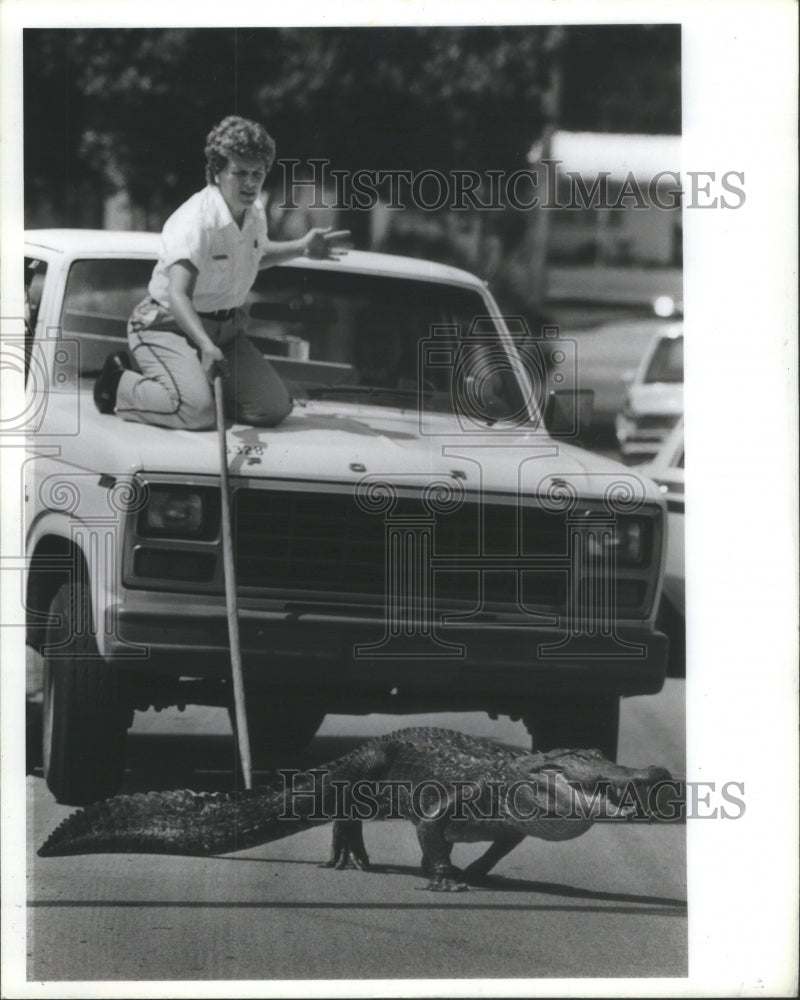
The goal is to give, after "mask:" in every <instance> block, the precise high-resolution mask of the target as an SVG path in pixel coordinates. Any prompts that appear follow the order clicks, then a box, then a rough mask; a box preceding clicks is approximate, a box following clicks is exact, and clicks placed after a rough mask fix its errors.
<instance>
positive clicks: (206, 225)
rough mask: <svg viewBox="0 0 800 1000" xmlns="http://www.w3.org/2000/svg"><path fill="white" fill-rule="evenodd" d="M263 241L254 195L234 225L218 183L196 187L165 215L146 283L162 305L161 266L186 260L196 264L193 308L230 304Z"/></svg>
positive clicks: (236, 302) (164, 281)
mask: <svg viewBox="0 0 800 1000" xmlns="http://www.w3.org/2000/svg"><path fill="white" fill-rule="evenodd" d="M266 243H267V218H266V213H265V212H264V206H263V205H262V204H261V202H260V201H256V202H255V204H253V205H251V206H249V207H248V208H247V210H246V211H245V215H244V222H243V223H242V228H241V229H240V228H239V227H238V226H237V225H236V223H235V222H234V221H233V216H232V215H231V212H230V209H229V208H228V206H227V204H226V203H225V199H224V198H223V197H222V195H221V193H220V190H219V188H218V187H217V186H216V185H214V184H209V185H208V187H205V188H203V190H202V191H198V192H197V194H194V195H192V197H191V198H189V200H188V201H185V202H184V203H183V204H182V205H181V206H180V208H178V209H176V211H175V212H173V213H172V215H171V216H170V217H169V218H168V219H167V221H166V222H165V223H164V229H163V230H162V233H161V249H160V252H159V257H158V263H157V264H156V266H155V268H154V269H153V276H152V278H151V279H150V284H149V285H148V286H147V290H148V292H149V294H150V295H151V296H152V297H153V298H154V299H155V300H156V301H157V302H160V303H161V304H162V305H163V306H166V305H167V303H168V302H169V296H168V294H167V290H168V288H169V275H168V273H167V268H169V266H170V265H171V264H174V263H176V261H179V260H188V261H191V263H192V264H193V265H194V266H195V267H196V268H197V282H196V284H195V288H194V294H193V296H192V303H193V305H194V307H195V309H196V310H197V311H198V312H216V310H218V309H234V308H236V307H238V306H241V305H242V303H243V302H244V300H245V299H246V298H247V294H248V292H249V291H250V289H251V287H252V285H253V282H254V281H255V280H256V274H257V273H258V264H259V261H260V260H261V257H262V255H263V253H264V249H265V247H266Z"/></svg>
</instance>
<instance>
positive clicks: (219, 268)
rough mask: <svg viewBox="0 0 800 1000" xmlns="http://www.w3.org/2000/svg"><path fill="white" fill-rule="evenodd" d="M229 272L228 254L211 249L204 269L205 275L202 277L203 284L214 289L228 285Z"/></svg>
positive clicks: (229, 258) (224, 251)
mask: <svg viewBox="0 0 800 1000" xmlns="http://www.w3.org/2000/svg"><path fill="white" fill-rule="evenodd" d="M231 270H232V261H231V256H230V253H229V252H228V251H227V250H225V249H218V250H215V249H214V248H213V247H212V248H211V253H210V254H209V258H208V262H207V264H206V268H205V271H206V273H205V274H204V275H203V277H204V278H205V282H204V284H208V285H211V286H213V287H214V288H220V287H223V286H225V285H226V284H229V283H230V280H231Z"/></svg>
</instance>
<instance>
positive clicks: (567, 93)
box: [23, 25, 680, 224]
mask: <svg viewBox="0 0 800 1000" xmlns="http://www.w3.org/2000/svg"><path fill="white" fill-rule="evenodd" d="M550 30H551V29H549V28H547V27H537V26H532V27H525V26H514V27H502V26H499V27H493V26H482V27H408V28H328V29H324V28H293V29H277V28H262V29H239V30H237V29H216V28H214V29H79V30H63V29H26V31H25V32H24V40H23V48H24V101H25V167H26V207H28V208H29V209H30V210H33V209H35V208H36V206H37V203H41V204H45V203H46V204H48V205H50V206H51V208H52V215H53V221H57V222H62V223H65V224H70V223H72V224H74V223H75V220H79V221H78V224H85V216H86V213H85V211H84V209H83V204H84V202H85V201H86V200H87V197H88V195H87V192H88V193H90V194H93V195H94V197H95V199H96V197H97V195H98V194H100V195H107V194H109V193H113V192H114V191H116V190H125V191H127V192H128V194H129V195H130V197H131V199H132V200H133V201H134V202H135V203H137V204H139V205H142V206H146V207H149V208H150V209H151V210H152V212H153V213H154V214H155V215H156V216H158V215H159V214H160V215H161V217H163V216H164V215H165V214H167V212H168V211H169V210H171V209H172V208H174V207H175V206H176V205H177V204H178V203H179V202H180V201H181V200H183V199H184V198H185V197H187V196H188V194H190V193H191V192H192V191H194V190H196V189H197V188H198V187H199V186H201V185H202V183H203V155H202V151H203V145H204V139H205V136H206V134H207V132H208V130H209V128H210V126H211V125H212V124H213V123H214V122H215V121H218V120H219V119H221V118H222V117H224V116H225V115H227V114H231V113H240V114H244V115H249V116H252V117H256V118H259V119H261V120H263V121H264V122H265V123H266V124H267V126H268V128H269V129H270V131H271V132H272V133H273V135H274V136H275V138H276V140H277V142H278V151H279V156H281V157H291V158H297V159H301V160H307V159H308V158H310V157H321V158H327V159H330V160H331V163H332V166H334V167H335V168H338V169H342V170H355V169H359V168H370V169H407V170H411V171H420V170H423V169H430V168H432V169H437V170H442V171H446V170H450V169H471V170H477V171H485V170H489V169H499V170H508V171H512V170H514V169H516V168H518V167H524V166H525V165H526V157H527V154H528V151H529V150H530V148H531V146H532V144H533V143H534V142H535V141H536V139H537V138H538V137H539V136H540V134H541V133H542V130H543V129H544V128H545V127H546V125H547V124H548V117H547V111H546V109H545V106H544V103H545V102H544V97H545V95H546V91H547V87H548V80H549V78H550V75H551V69H552V64H553V60H555V59H560V60H561V65H562V73H561V76H562V79H563V92H562V100H561V123H560V124H561V127H567V128H597V127H598V126H599V127H601V128H608V129H614V130H618V131H633V130H644V131H677V130H679V128H680V117H679V108H680V28H679V27H677V26H671V25H656V26H651V27H648V26H642V25H608V26H602V25H601V26H577V27H572V28H568V29H564V32H563V37H564V40H563V44H561V46H560V47H559V48H558V49H555V50H553V51H551V50H550V49H549V48H548V44H547V43H548V37H549V32H550ZM39 214H41V212H40V213H39Z"/></svg>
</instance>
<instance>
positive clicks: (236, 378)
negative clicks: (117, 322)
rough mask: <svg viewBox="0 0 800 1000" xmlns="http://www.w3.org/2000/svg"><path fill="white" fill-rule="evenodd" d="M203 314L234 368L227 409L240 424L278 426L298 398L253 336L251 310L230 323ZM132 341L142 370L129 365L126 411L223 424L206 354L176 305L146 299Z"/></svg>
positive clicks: (122, 407) (122, 404)
mask: <svg viewBox="0 0 800 1000" xmlns="http://www.w3.org/2000/svg"><path fill="white" fill-rule="evenodd" d="M201 319H202V322H203V326H204V327H205V330H206V333H207V334H208V335H209V337H210V338H211V340H212V341H213V342H214V344H216V346H217V347H219V349H220V350H221V351H222V353H223V354H224V355H225V360H226V361H227V363H228V368H229V370H230V377H229V378H226V379H223V382H222V385H223V398H224V401H225V413H226V415H227V416H228V417H229V418H231V419H233V420H235V421H236V422H237V423H242V424H252V425H254V426H257V427H275V426H276V425H277V424H279V423H280V422H281V421H282V420H283V419H284V418H285V417H287V416H288V415H289V413H290V412H291V410H292V398H291V396H290V395H289V393H288V391H287V389H286V386H285V385H284V384H283V382H282V381H281V379H280V377H279V375H278V374H277V372H276V371H275V369H274V368H273V367H272V365H271V364H270V363H269V362H268V361H267V360H266V358H265V357H264V356H263V355H262V354H261V352H260V351H259V350H258V349H257V348H256V346H255V345H254V344H253V343H252V341H250V340H249V339H248V337H247V334H246V329H247V313H246V312H245V310H243V309H237V310H236V311H235V312H234V313H233V315H232V316H231V318H230V319H227V320H224V321H222V322H218V321H216V320H211V319H206V318H205V317H201ZM128 346H129V348H130V351H131V354H132V355H133V357H134V358H135V359H136V362H137V364H138V365H139V368H140V369H141V374H139V373H138V372H132V371H126V372H124V373H123V375H122V378H121V379H120V382H119V387H118V389H117V414H118V415H119V416H120V417H122V418H123V419H124V420H134V421H138V422H139V423H144V424H156V425H158V426H159V427H174V428H182V429H184V430H198V431H199V430H207V429H209V428H212V427H214V426H215V424H216V411H215V408H214V397H213V393H212V388H211V385H210V384H209V381H208V379H207V378H206V374H205V372H204V371H203V366H202V365H201V364H200V355H199V353H198V351H197V348H195V347H194V345H193V344H191V343H190V342H189V340H188V339H187V337H186V336H185V335H184V334H183V333H181V332H180V328H179V327H178V325H177V323H176V322H175V319H174V318H173V316H172V315H171V314H170V313H169V311H168V310H166V309H164V308H163V306H160V305H159V304H158V303H157V302H154V301H153V300H152V299H145V300H144V301H142V302H140V303H139V305H138V306H137V307H136V308H135V309H134V311H133V313H132V314H131V318H130V320H129V322H128Z"/></svg>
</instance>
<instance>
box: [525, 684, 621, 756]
mask: <svg viewBox="0 0 800 1000" xmlns="http://www.w3.org/2000/svg"><path fill="white" fill-rule="evenodd" d="M619 701H620V700H619V697H617V696H606V697H597V698H591V699H590V698H586V699H579V698H564V697H559V698H556V697H545V698H540V699H538V701H537V702H536V704H535V705H533V706H531V708H530V710H529V711H527V712H526V713H525V714H524V715H523V717H522V721H523V722H524V723H525V725H526V727H527V729H528V732H529V733H530V734H531V747H532V749H533V750H541V751H546V750H555V749H559V748H564V749H570V750H599V751H600V752H601V753H602V754H603V756H604V757H606V758H607V759H608V760H616V759H617V745H618V741H619Z"/></svg>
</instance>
